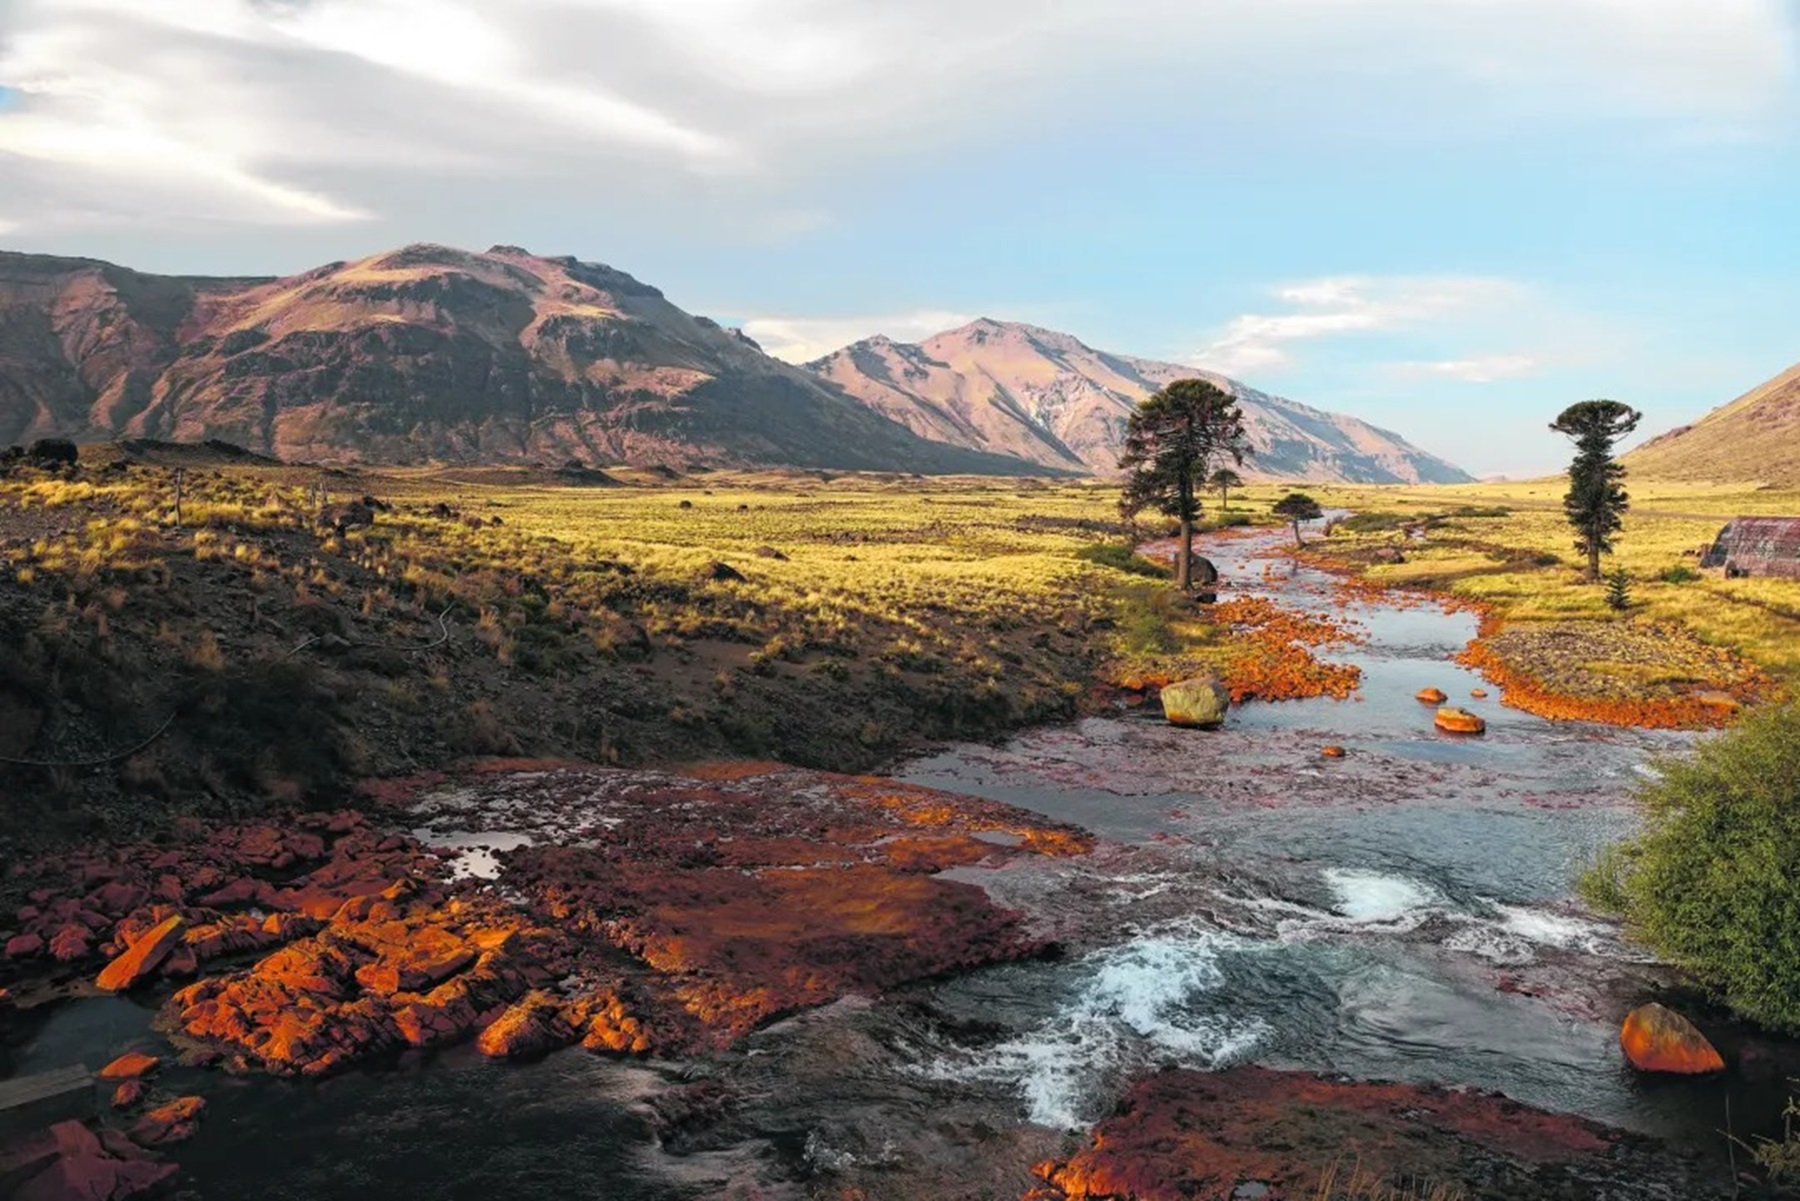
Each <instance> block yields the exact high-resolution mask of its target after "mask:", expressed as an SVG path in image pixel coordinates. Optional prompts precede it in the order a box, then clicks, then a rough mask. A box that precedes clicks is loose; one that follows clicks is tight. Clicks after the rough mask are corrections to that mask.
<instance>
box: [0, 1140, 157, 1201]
mask: <svg viewBox="0 0 1800 1201" xmlns="http://www.w3.org/2000/svg"><path fill="white" fill-rule="evenodd" d="M108 1133H111V1132H110V1131H109V1132H108ZM50 1136H51V1139H52V1141H53V1144H54V1146H55V1149H56V1152H57V1158H56V1162H55V1163H53V1164H51V1165H50V1167H48V1168H46V1169H45V1170H44V1171H42V1172H40V1173H38V1174H37V1175H36V1176H33V1177H32V1178H31V1179H30V1180H27V1181H26V1182H25V1183H24V1184H22V1185H21V1186H20V1187H19V1190H18V1192H17V1193H16V1194H14V1198H15V1201H128V1199H129V1198H132V1197H140V1196H143V1195H145V1194H147V1193H149V1192H151V1191H153V1190H155V1189H157V1188H159V1187H161V1186H162V1185H163V1184H164V1183H166V1182H167V1181H168V1180H169V1179H170V1178H172V1177H173V1176H174V1175H175V1174H176V1172H177V1171H178V1170H179V1169H177V1168H176V1166H175V1165H174V1164H172V1163H157V1162H155V1161H153V1160H151V1159H149V1158H148V1157H146V1156H144V1155H143V1153H142V1152H139V1151H137V1149H136V1148H134V1147H131V1146H130V1145H129V1144H127V1143H124V1142H123V1141H122V1140H118V1139H107V1140H104V1141H103V1140H102V1138H101V1137H100V1136H97V1135H96V1134H95V1133H94V1132H93V1131H92V1130H89V1129H88V1128H87V1127H86V1126H83V1125H82V1124H81V1123H80V1122H59V1123H57V1124H56V1125H55V1126H52V1127H51V1128H50Z"/></svg>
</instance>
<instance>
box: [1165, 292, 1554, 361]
mask: <svg viewBox="0 0 1800 1201" xmlns="http://www.w3.org/2000/svg"><path fill="white" fill-rule="evenodd" d="M1524 294H1525V289H1524V287H1523V286H1522V285H1520V284H1518V283H1516V282H1514V281H1512V280H1507V279H1502V278H1498V277H1493V276H1397V277H1382V276H1370V275H1342V276H1328V277H1325V278H1321V279H1313V280H1306V281H1303V282H1300V283H1294V284H1288V285H1285V286H1283V287H1280V288H1277V289H1275V291H1274V298H1275V299H1276V300H1277V301H1280V302H1281V303H1282V304H1283V305H1285V306H1286V311H1285V312H1277V313H1245V314H1242V315H1241V316H1238V317H1234V318H1232V319H1231V321H1229V322H1228V323H1226V325H1225V327H1224V328H1223V329H1222V330H1220V332H1219V333H1218V335H1217V336H1216V337H1215V338H1214V339H1213V340H1212V341H1211V342H1210V343H1209V344H1207V345H1206V346H1205V347H1203V348H1201V349H1200V350H1198V351H1196V352H1194V354H1193V355H1192V356H1191V358H1192V361H1193V362H1194V363H1195V365H1197V366H1201V367H1208V368H1211V369H1212V370H1214V371H1220V372H1224V373H1225V374H1227V375H1241V374H1255V373H1257V372H1266V371H1275V370H1280V369H1282V368H1286V367H1291V366H1293V364H1294V362H1295V347H1296V345H1297V344H1299V343H1306V342H1313V341H1317V340H1319V339H1324V338H1331V337H1336V336H1341V335H1348V334H1374V333H1384V332H1391V331H1399V330H1407V329H1416V328H1418V327H1420V326H1422V325H1429V324H1431V323H1433V322H1438V321H1442V320H1444V319H1446V318H1450V317H1460V316H1466V315H1467V314H1470V313H1474V312H1478V311H1481V310H1486V309H1492V308H1494V307H1496V306H1499V305H1502V304H1506V303H1509V302H1514V301H1517V300H1519V299H1520V298H1521V297H1522V296H1523V295H1524Z"/></svg>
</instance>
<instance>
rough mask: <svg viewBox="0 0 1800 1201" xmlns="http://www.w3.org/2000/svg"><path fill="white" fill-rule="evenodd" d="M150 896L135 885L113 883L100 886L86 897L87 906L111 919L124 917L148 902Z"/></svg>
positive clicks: (120, 882)
mask: <svg viewBox="0 0 1800 1201" xmlns="http://www.w3.org/2000/svg"><path fill="white" fill-rule="evenodd" d="M149 897H150V894H149V893H148V892H146V891H145V890H143V889H142V888H139V887H138V886H137V885H135V884H126V883H123V882H122V881H116V880H115V881H114V882H113V883H111V884H106V885H102V886H101V887H100V888H98V889H96V890H95V891H94V892H93V893H91V894H90V895H89V896H88V904H90V905H92V906H93V907H94V908H95V909H96V910H98V911H99V912H100V913H102V914H110V915H111V916H112V917H113V918H121V917H124V916H125V915H126V914H127V913H130V912H131V911H132V910H133V909H136V908H137V907H138V906H139V905H142V904H143V903H144V902H145V901H146V900H148V899H149Z"/></svg>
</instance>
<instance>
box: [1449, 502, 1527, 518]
mask: <svg viewBox="0 0 1800 1201" xmlns="http://www.w3.org/2000/svg"><path fill="white" fill-rule="evenodd" d="M1444 516H1446V517H1511V516H1512V510H1511V509H1509V508H1507V507H1506V506H1505V505H1486V506H1482V505H1463V506H1461V507H1460V508H1455V509H1451V510H1450V511H1449V512H1448V513H1446V514H1444Z"/></svg>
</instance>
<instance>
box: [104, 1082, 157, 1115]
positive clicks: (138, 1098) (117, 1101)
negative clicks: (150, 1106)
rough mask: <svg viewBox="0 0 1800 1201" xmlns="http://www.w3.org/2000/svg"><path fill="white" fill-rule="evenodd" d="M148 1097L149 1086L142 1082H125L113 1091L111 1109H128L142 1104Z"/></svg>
mask: <svg viewBox="0 0 1800 1201" xmlns="http://www.w3.org/2000/svg"><path fill="white" fill-rule="evenodd" d="M149 1095H150V1086H149V1085H148V1084H145V1083H144V1082H143V1081H142V1080H126V1081H124V1082H122V1083H121V1084H120V1085H119V1087H117V1088H115V1089H113V1094H112V1107H113V1108H114V1109H130V1108H132V1107H133V1106H136V1105H140V1104H142V1103H143V1100H144V1098H145V1097H147V1096H149Z"/></svg>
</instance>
